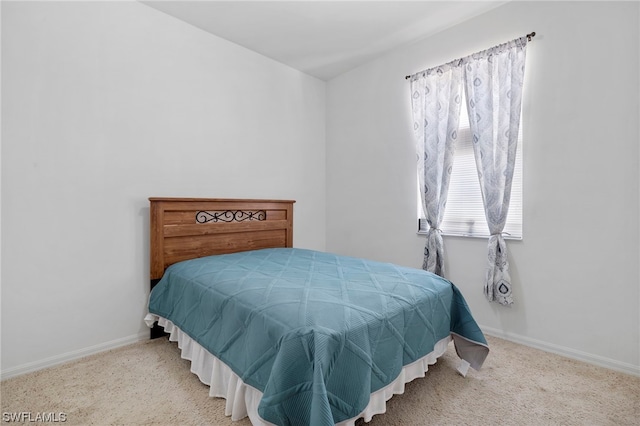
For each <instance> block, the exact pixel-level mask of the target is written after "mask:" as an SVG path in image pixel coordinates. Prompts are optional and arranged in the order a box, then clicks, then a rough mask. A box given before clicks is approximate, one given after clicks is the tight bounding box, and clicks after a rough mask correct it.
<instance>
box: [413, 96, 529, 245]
mask: <svg viewBox="0 0 640 426" xmlns="http://www.w3.org/2000/svg"><path fill="white" fill-rule="evenodd" d="M463 93H464V92H463ZM455 144H456V151H455V156H454V160H453V167H452V171H451V181H450V183H449V195H448V197H447V204H446V208H445V211H444V218H443V220H442V224H441V225H440V229H442V233H443V234H444V235H457V236H465V237H488V236H489V228H488V226H487V220H486V218H485V215H484V207H483V205H482V194H481V192H480V183H479V182H478V172H477V170H476V160H475V158H474V154H473V146H472V142H471V129H470V128H469V115H468V114H467V107H466V101H463V102H462V107H461V111H460V129H459V131H458V139H457V140H456V142H455ZM418 187H419V185H418ZM418 191H419V188H418ZM417 197H418V218H419V220H418V224H419V225H418V226H419V229H418V232H421V233H424V232H426V231H427V230H428V228H429V225H428V224H427V221H426V219H425V217H424V212H423V211H422V201H421V200H420V193H419V192H418V194H417ZM504 232H505V234H504V237H505V238H511V239H521V238H522V120H520V131H519V134H518V150H517V154H516V164H515V169H514V173H513V182H512V187H511V201H510V204H509V213H508V215H507V223H506V224H505V227H504Z"/></svg>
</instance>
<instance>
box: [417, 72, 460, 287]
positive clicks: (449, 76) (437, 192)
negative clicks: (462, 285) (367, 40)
mask: <svg viewBox="0 0 640 426" xmlns="http://www.w3.org/2000/svg"><path fill="white" fill-rule="evenodd" d="M461 91H462V64H461V62H460V61H454V62H451V63H449V64H445V65H442V66H439V67H436V68H432V69H429V70H426V71H423V72H421V73H418V74H414V75H413V76H411V98H412V103H411V105H412V111H413V130H414V133H415V140H416V150H417V153H418V177H419V181H420V183H419V185H420V194H421V199H422V208H423V209H424V213H425V217H426V220H427V223H428V224H429V230H428V232H427V241H426V244H425V248H424V262H423V265H422V267H423V269H425V270H427V271H430V272H433V273H436V274H438V275H440V276H444V244H443V241H442V231H440V228H439V226H440V223H441V222H442V217H443V215H444V208H445V204H446V201H447V192H448V190H449V180H450V175H451V166H452V164H453V154H454V141H455V139H456V137H457V131H458V122H459V120H460V105H461Z"/></svg>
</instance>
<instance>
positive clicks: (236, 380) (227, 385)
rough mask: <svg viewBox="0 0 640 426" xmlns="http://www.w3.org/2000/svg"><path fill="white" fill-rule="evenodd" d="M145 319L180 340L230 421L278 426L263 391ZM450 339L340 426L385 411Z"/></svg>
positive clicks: (176, 332) (172, 329) (169, 326)
mask: <svg viewBox="0 0 640 426" xmlns="http://www.w3.org/2000/svg"><path fill="white" fill-rule="evenodd" d="M144 320H145V322H146V323H147V325H148V326H149V327H152V326H153V323H154V322H155V321H158V325H160V326H161V327H163V328H164V330H165V331H166V332H167V333H169V341H171V342H178V347H179V348H180V349H181V351H182V353H181V356H182V358H184V359H187V360H189V361H191V372H192V373H194V374H195V375H197V376H198V378H199V379H200V381H201V382H202V383H204V384H206V385H207V386H209V388H210V390H209V396H212V397H219V398H224V399H225V400H226V406H225V415H227V416H231V420H240V419H242V418H244V417H247V416H249V419H250V420H251V423H252V424H253V425H254V426H275V425H273V423H270V422H267V421H265V420H263V419H262V418H261V417H260V416H259V415H258V404H259V403H260V400H261V399H262V392H260V391H259V390H257V389H256V388H254V387H252V386H250V385H247V384H246V383H244V382H243V381H242V379H240V377H239V376H238V375H237V374H235V373H234V372H233V371H232V370H231V368H229V367H227V365H226V364H225V363H223V362H222V361H220V360H219V359H218V358H216V357H215V356H213V355H212V354H211V353H209V351H207V350H206V349H205V348H203V347H202V346H200V344H198V342H196V341H195V340H193V339H191V338H190V337H189V336H187V334H186V333H184V332H183V331H182V330H180V329H179V328H178V327H176V326H175V325H174V324H173V323H172V322H171V321H169V320H167V319H166V318H162V317H159V316H157V315H153V314H148V315H147V316H146V317H145V319H144ZM450 341H451V337H450V336H448V337H445V338H444V339H442V340H440V341H439V342H438V343H436V346H435V348H434V349H433V352H431V353H429V354H428V355H426V356H424V357H422V358H420V359H419V360H417V361H415V362H413V363H411V364H409V365H406V366H405V367H404V368H403V369H402V371H401V372H400V375H399V376H398V377H397V378H396V379H395V380H394V381H393V382H391V383H390V384H389V385H387V386H385V387H384V388H382V389H380V390H378V391H376V392H374V393H372V394H371V398H370V400H369V405H367V407H366V408H365V409H364V410H363V411H362V413H360V414H359V415H357V416H355V417H353V418H351V419H348V420H345V421H343V422H340V423H338V425H339V426H353V425H354V424H355V421H356V420H357V419H359V418H360V417H363V418H364V421H365V422H369V421H371V418H372V417H373V416H374V415H376V414H382V413H384V412H386V411H387V401H388V400H389V399H391V397H392V396H393V395H397V394H402V393H404V385H405V383H409V382H410V381H412V380H414V379H416V378H418V377H424V376H425V373H426V372H427V370H428V369H429V366H430V365H433V364H435V363H436V361H437V359H438V358H439V357H440V356H442V355H443V354H444V353H445V351H446V350H447V346H448V344H449V342H450Z"/></svg>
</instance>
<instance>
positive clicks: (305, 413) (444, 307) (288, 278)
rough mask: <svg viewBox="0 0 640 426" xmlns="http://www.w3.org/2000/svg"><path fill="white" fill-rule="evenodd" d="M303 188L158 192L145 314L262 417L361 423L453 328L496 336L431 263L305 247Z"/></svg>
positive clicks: (478, 354)
mask: <svg viewBox="0 0 640 426" xmlns="http://www.w3.org/2000/svg"><path fill="white" fill-rule="evenodd" d="M293 204H294V201H291V200H240V199H202V198H150V218H151V219H150V228H151V233H150V240H151V245H150V275H151V286H152V291H151V294H150V298H149V313H148V315H147V316H146V317H145V321H146V323H147V324H148V325H149V326H150V327H153V329H152V332H151V333H152V337H157V336H159V335H162V333H163V332H162V330H164V332H165V333H168V334H169V339H170V340H172V341H177V342H178V346H179V347H180V348H181V351H182V357H183V358H186V359H189V360H190V361H191V371H192V372H194V373H195V374H197V375H198V377H199V378H200V380H201V381H202V382H203V383H205V384H207V385H209V386H210V392H209V394H210V395H211V396H216V397H223V398H225V399H226V409H225V412H226V414H227V415H229V416H231V418H232V419H233V420H237V419H240V418H243V417H246V416H249V418H250V420H251V422H252V423H253V424H254V425H271V424H276V425H314V426H329V425H334V424H339V425H353V424H354V423H355V421H356V420H357V419H359V418H364V420H365V421H370V420H371V418H372V416H373V415H375V414H379V413H383V412H384V411H385V403H386V401H387V400H388V399H389V398H391V397H392V396H393V395H394V394H398V393H402V392H403V391H404V384H405V383H407V382H409V381H411V380H413V379H415V378H417V377H423V376H424V374H425V372H426V371H427V369H428V366H429V365H431V364H433V363H435V362H436V360H437V358H438V357H439V356H441V355H442V354H443V353H444V352H445V350H446V348H447V346H448V344H449V343H450V341H451V340H453V341H454V344H455V347H456V351H457V353H458V355H459V356H460V358H461V365H460V368H459V371H460V372H461V373H462V374H465V373H466V369H467V368H468V367H469V366H471V367H472V368H474V369H479V368H480V367H481V366H482V363H483V362H484V359H485V358H486V356H487V354H488V351H489V349H488V346H487V342H486V340H485V338H484V336H483V335H482V332H481V331H480V329H479V327H478V325H477V324H476V322H475V321H474V319H473V317H472V316H471V313H470V311H469V309H468V307H467V304H466V302H465V301H464V298H463V296H462V295H461V294H460V292H459V291H458V289H457V288H456V287H455V286H454V285H453V284H452V283H450V282H449V281H446V280H444V279H443V278H441V277H438V276H437V275H434V274H430V273H428V272H426V271H422V270H418V269H413V268H407V267H402V266H398V265H393V264H390V263H383V262H374V261H370V260H365V259H358V258H353V257H346V256H339V255H336V254H332V253H325V252H319V251H314V250H306V249H300V248H294V247H293Z"/></svg>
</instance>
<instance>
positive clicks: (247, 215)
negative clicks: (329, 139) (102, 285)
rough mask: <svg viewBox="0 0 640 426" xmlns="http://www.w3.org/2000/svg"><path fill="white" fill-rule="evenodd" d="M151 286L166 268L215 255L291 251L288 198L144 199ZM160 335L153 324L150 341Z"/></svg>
mask: <svg viewBox="0 0 640 426" xmlns="http://www.w3.org/2000/svg"><path fill="white" fill-rule="evenodd" d="M149 202H150V228H151V232H150V240H151V245H150V275H151V288H153V287H154V286H155V285H156V284H157V283H158V281H160V279H161V278H162V275H163V274H164V271H165V270H166V269H167V267H169V266H170V265H172V264H174V263H176V262H180V261H183V260H188V259H194V258H197V257H204V256H211V255H215V254H225V253H236V252H240V251H247V250H257V249H263V248H275V247H293V203H295V201H293V200H244V199H230V198H156V197H154V198H149ZM162 335H164V333H163V331H162V329H161V328H159V327H158V326H157V325H156V326H155V327H154V328H153V329H152V330H151V338H155V337H160V336H162Z"/></svg>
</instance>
